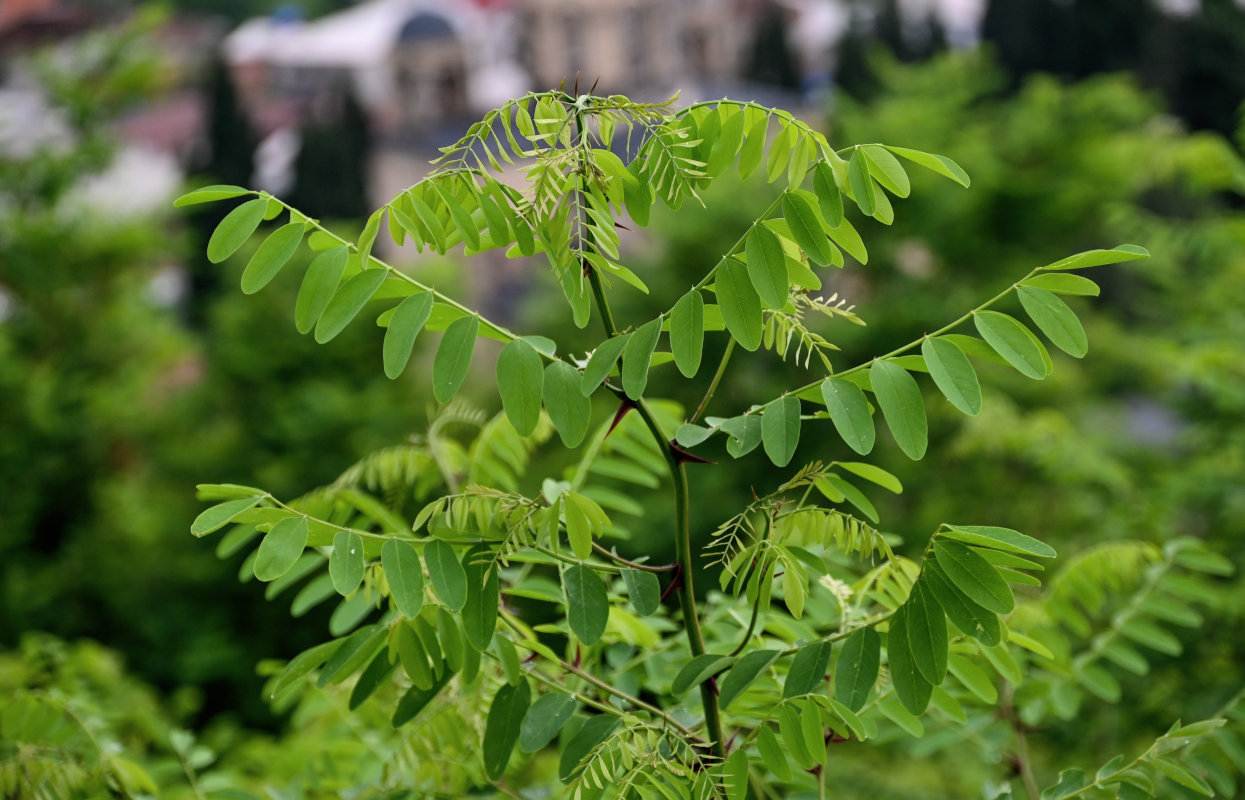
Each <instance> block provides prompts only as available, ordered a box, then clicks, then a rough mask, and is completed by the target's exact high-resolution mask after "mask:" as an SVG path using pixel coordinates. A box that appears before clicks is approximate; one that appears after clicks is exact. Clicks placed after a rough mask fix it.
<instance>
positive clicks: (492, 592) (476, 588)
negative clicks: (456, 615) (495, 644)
mask: <svg viewBox="0 0 1245 800" xmlns="http://www.w3.org/2000/svg"><path fill="white" fill-rule="evenodd" d="M488 553H489V551H488V549H487V548H484V547H473V548H471V549H470V550H468V551H467V552H466V553H464V554H463V560H462V566H463V572H464V573H466V577H467V599H466V601H465V602H464V603H463V610H462V619H463V633H465V634H466V636H467V644H469V645H471V647H472V649H473V650H475V651H476V652H477V653H482V652H484V651H485V650H487V649H488V646H489V642H491V641H492V640H493V632H494V631H495V630H496V629H497V613H498V611H499V610H500V606H501V591H500V579H499V577H498V574H497V564H496V563H494V562H493V560H492V559H491V558H488V557H487V554H488Z"/></svg>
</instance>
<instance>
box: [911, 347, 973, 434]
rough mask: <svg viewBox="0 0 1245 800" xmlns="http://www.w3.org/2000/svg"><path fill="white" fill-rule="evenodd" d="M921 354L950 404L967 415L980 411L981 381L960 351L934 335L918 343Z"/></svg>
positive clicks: (930, 373)
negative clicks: (979, 381)
mask: <svg viewBox="0 0 1245 800" xmlns="http://www.w3.org/2000/svg"><path fill="white" fill-rule="evenodd" d="M921 355H922V356H924V358H925V366H926V367H928V368H929V375H930V377H931V378H933V379H934V385H935V386H937V387H938V390H939V391H940V392H942V394H943V396H944V397H946V398H947V400H948V401H949V402H950V403H951V405H953V406H955V407H956V408H958V409H959V410H960V411H962V412H964V413H965V414H967V415H969V416H970V417H974V416H976V415H977V414H978V413H980V412H981V384H980V383H978V381H977V372H976V371H975V370H974V369H973V365H972V364H971V363H970V362H969V360H968V356H966V355H964V351H963V350H961V349H960V348H959V347H956V345H955V343H954V342H952V341H950V340H948V339H944V338H942V337H935V338H932V339H926V340H925V341H924V342H922V343H921Z"/></svg>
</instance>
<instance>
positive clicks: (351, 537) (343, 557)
mask: <svg viewBox="0 0 1245 800" xmlns="http://www.w3.org/2000/svg"><path fill="white" fill-rule="evenodd" d="M329 577H330V578H331V579H332V581H333V588H334V589H336V590H337V593H338V594H340V595H348V594H351V593H353V592H354V590H355V589H358V588H359V584H360V583H362V582H363V539H361V538H359V534H357V533H351V532H350V531H338V532H337V534H336V535H335V536H334V537H333V552H332V554H330V555H329Z"/></svg>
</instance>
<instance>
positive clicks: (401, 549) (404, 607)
mask: <svg viewBox="0 0 1245 800" xmlns="http://www.w3.org/2000/svg"><path fill="white" fill-rule="evenodd" d="M380 565H381V566H382V567H384V569H385V580H386V581H388V583H389V594H390V595H392V596H393V602H394V603H395V604H396V605H397V606H398V611H399V612H401V614H402V616H404V617H412V618H413V617H415V616H416V615H417V614H419V610H420V609H421V608H423V607H424V567H423V564H421V563H420V561H419V553H417V552H416V551H415V548H414V547H413V546H412V545H411V544H410V542H402V541H398V540H397V539H386V540H385V544H384V545H382V546H381V548H380Z"/></svg>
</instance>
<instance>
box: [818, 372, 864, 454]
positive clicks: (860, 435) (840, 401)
mask: <svg viewBox="0 0 1245 800" xmlns="http://www.w3.org/2000/svg"><path fill="white" fill-rule="evenodd" d="M821 396H822V398H823V399H825V401H826V408H827V409H828V410H829V411H830V419H831V420H832V421H833V422H834V428H835V430H837V431H838V432H839V436H840V437H842V439H843V441H845V442H847V446H848V447H850V448H852V449H853V450H855V451H856V452H857V453H860V454H861V455H862V456H863V455H867V454H868V453H869V451H870V450H872V449H873V442H874V438H875V436H876V433H875V431H874V429H873V416H872V415H871V414H870V413H869V401H868V400H867V399H866V398H865V393H864V391H862V390H861V388H860V387H859V386H857V385H856V384H854V383H852V382H851V381H845V380H842V379H840V378H827V379H826V380H824V381H822V383H821Z"/></svg>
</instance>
